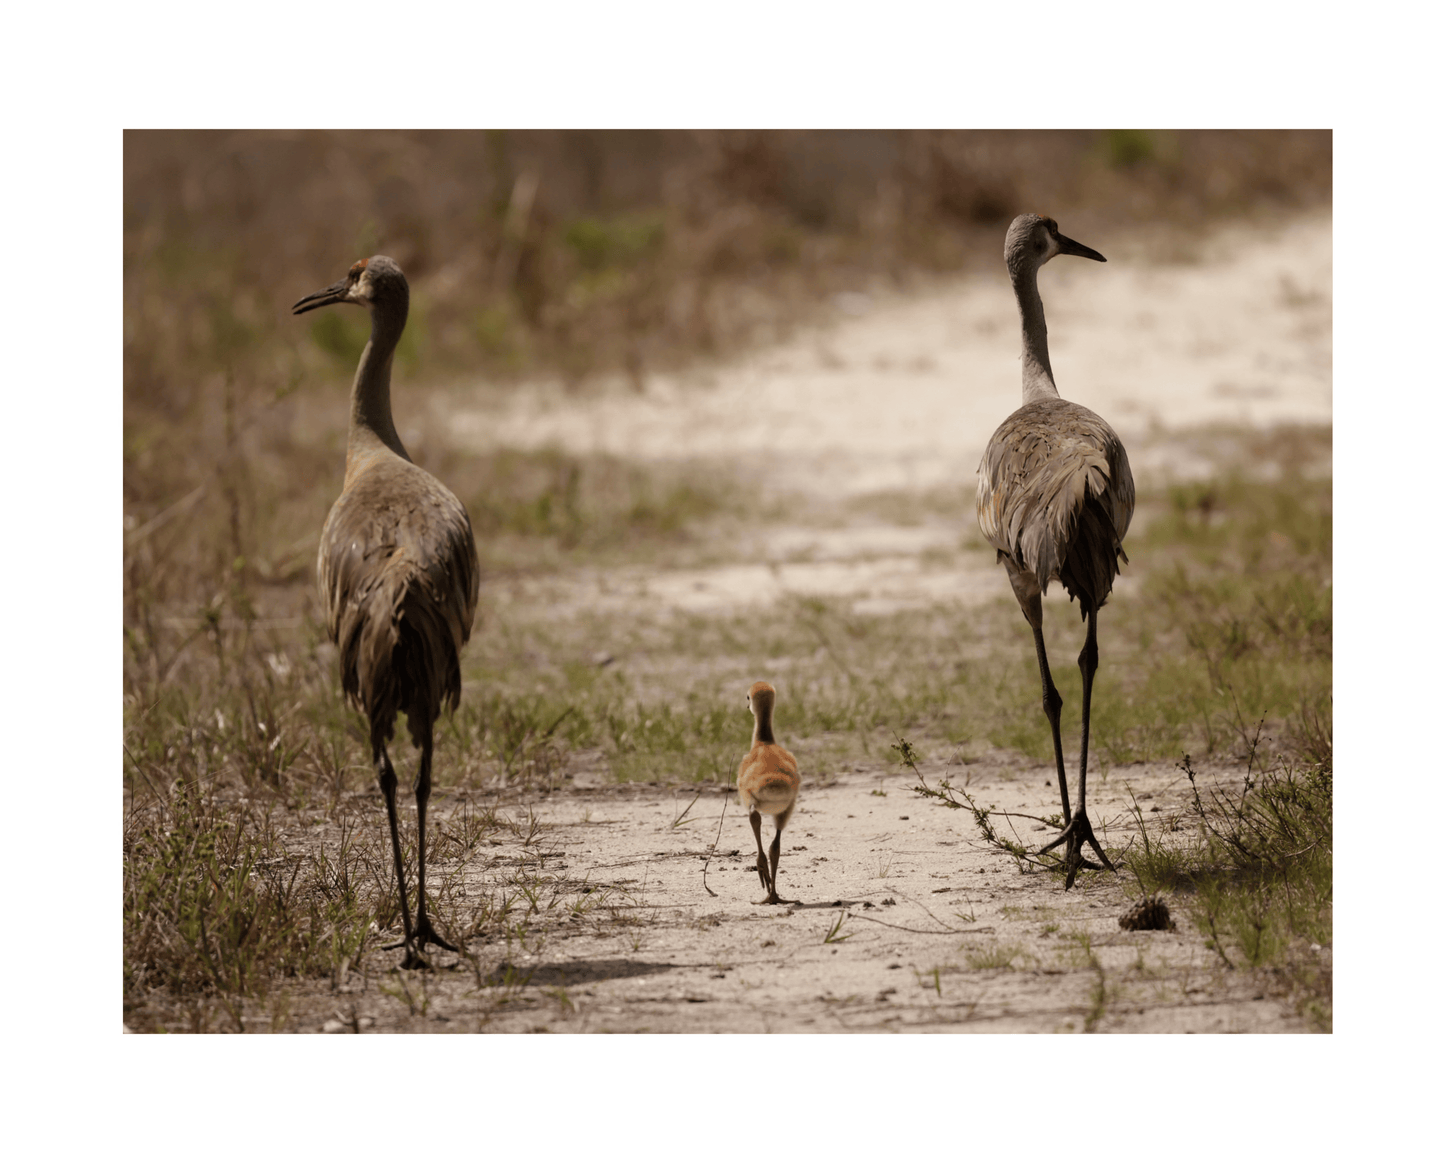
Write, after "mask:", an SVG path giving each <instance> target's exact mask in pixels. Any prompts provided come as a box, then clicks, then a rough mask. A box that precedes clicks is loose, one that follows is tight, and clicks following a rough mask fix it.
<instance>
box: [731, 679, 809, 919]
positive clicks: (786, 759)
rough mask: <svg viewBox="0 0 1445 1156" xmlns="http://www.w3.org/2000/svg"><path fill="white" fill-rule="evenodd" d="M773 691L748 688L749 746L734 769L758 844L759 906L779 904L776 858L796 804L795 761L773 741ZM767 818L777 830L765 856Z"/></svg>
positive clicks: (757, 685) (765, 687) (763, 686)
mask: <svg viewBox="0 0 1445 1156" xmlns="http://www.w3.org/2000/svg"><path fill="white" fill-rule="evenodd" d="M777 693H778V692H777V691H775V690H774V689H773V688H772V687H771V686H769V685H768V684H767V683H766V682H755V683H753V685H752V686H751V687H749V688H748V710H750V711H752V713H753V745H752V749H751V750H749V751H748V753H747V754H746V755H744V756H743V761H742V763H741V764H739V766H738V799H739V801H741V803H742V805H743V806H744V807H746V808H747V809H748V822H750V823H751V824H752V825H753V838H754V839H756V840H757V843H758V878H759V879H760V880H761V881H762V884H763V888H764V889H765V890H766V891H767V893H768V895H767V898H766V899H760V900H758V902H759V903H783V902H786V901H785V900H782V899H779V898H778V857H779V855H781V854H782V850H783V828H784V827H786V826H787V825H788V820H789V819H791V818H792V817H793V807H794V806H795V805H796V804H797V802H798V786H799V784H800V783H801V782H802V780H801V779H800V778H799V776H798V760H797V759H795V758H793V756H792V755H790V754H789V753H788V752H787V751H785V750H784V749H783V748H782V747H780V746H779V745H778V743H777V741H776V740H775V739H774V738H773V702H774V700H775V699H776V698H777ZM764 815H771V816H772V817H773V825H774V826H775V827H776V828H777V831H776V833H775V834H774V835H773V845H772V847H771V848H770V850H769V855H770V856H771V862H770V861H769V855H764V854H763V816H764Z"/></svg>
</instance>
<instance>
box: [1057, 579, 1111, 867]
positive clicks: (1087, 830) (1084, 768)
mask: <svg viewBox="0 0 1445 1156" xmlns="http://www.w3.org/2000/svg"><path fill="white" fill-rule="evenodd" d="M1098 632H1099V610H1098V607H1095V606H1091V607H1089V633H1088V637H1086V638H1085V639H1084V649H1083V650H1081V651H1079V672H1080V673H1081V674H1082V675H1083V676H1084V698H1083V713H1084V725H1083V740H1082V746H1081V747H1080V748H1079V809H1078V810H1077V811H1076V812H1075V813H1074V819H1073V824H1072V825H1073V826H1075V827H1077V828H1078V833H1077V835H1076V836H1075V846H1076V847H1077V849H1078V851H1079V852H1082V851H1083V845H1084V843H1086V842H1087V843H1088V844H1089V846H1090V847H1092V848H1093V849H1094V854H1095V855H1097V856H1098V857H1099V862H1101V863H1102V864H1103V865H1104V866H1105V867H1107V868H1108V869H1109V870H1110V871H1112V870H1114V865H1113V864H1112V863H1110V862H1109V857H1108V856H1107V855H1105V854H1104V849H1103V848H1102V847H1100V846H1099V840H1098V839H1097V838H1095V836H1094V827H1093V824H1091V823H1090V822H1089V816H1088V814H1087V813H1086V812H1085V811H1084V789H1085V785H1086V784H1087V781H1088V778H1089V702H1090V699H1091V698H1092V697H1093V693H1094V672H1095V671H1096V670H1098V669H1099V639H1098ZM1082 857H1083V856H1082V854H1080V855H1079V856H1078V858H1079V859H1082ZM1078 867H1079V864H1078V862H1077V860H1076V862H1075V864H1074V868H1073V870H1071V871H1070V872H1069V874H1068V877H1067V878H1066V879H1065V880H1064V889H1065V890H1067V889H1068V888H1069V886H1070V884H1072V883H1073V881H1074V874H1075V872H1076V871H1077V870H1078Z"/></svg>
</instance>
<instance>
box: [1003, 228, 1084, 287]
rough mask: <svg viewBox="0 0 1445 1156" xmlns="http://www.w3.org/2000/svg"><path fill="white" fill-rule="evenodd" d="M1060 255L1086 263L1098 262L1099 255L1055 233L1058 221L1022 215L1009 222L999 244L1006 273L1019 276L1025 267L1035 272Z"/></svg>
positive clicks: (1057, 231)
mask: <svg viewBox="0 0 1445 1156" xmlns="http://www.w3.org/2000/svg"><path fill="white" fill-rule="evenodd" d="M1060 254H1062V255H1063V256H1065V257H1087V258H1088V259H1089V260H1090V261H1102V260H1103V259H1104V256H1103V254H1102V253H1096V252H1094V250H1093V249H1091V248H1089V247H1088V246H1087V245H1081V244H1079V242H1077V241H1073V240H1070V239H1069V238H1068V237H1065V236H1064V235H1063V234H1062V233H1060V232H1059V225H1058V222H1057V221H1055V220H1054V219H1053V218H1052V217H1036V216H1034V214H1033V213H1024V214H1022V215H1021V216H1017V217H1015V218H1014V219H1013V224H1011V225H1010V226H1009V227H1008V236H1007V238H1005V240H1004V243H1003V258H1004V260H1005V261H1006V262H1007V263H1008V267H1009V272H1011V273H1015V274H1017V273H1020V272H1022V271H1023V270H1024V269H1026V268H1033V269H1037V268H1038V267H1039V266H1040V265H1042V264H1043V263H1044V262H1045V261H1050V260H1052V259H1053V258H1055V257H1057V256H1059V255H1060Z"/></svg>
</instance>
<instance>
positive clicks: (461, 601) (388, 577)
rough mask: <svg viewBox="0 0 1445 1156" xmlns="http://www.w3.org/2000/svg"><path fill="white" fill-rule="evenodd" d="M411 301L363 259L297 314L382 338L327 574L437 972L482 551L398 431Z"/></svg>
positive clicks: (416, 931)
mask: <svg viewBox="0 0 1445 1156" xmlns="http://www.w3.org/2000/svg"><path fill="white" fill-rule="evenodd" d="M408 300H409V292H408V289H407V284H406V277H405V276H403V275H402V271H401V267H400V266H399V265H398V264H397V263H396V262H395V261H393V260H392V259H391V258H390V257H379V256H378V257H370V258H366V259H365V260H361V261H358V262H357V263H356V264H355V265H353V266H352V267H351V271H350V272H349V273H347V275H346V276H345V277H343V278H342V279H341V280H340V281H338V282H336V284H335V285H332V286H330V287H328V288H326V289H322V290H321V291H320V292H318V293H312V294H311V295H310V296H308V297H303V298H301V300H300V301H298V302H296V304H295V305H294V306H292V309H291V311H292V313H305V312H307V311H309V310H312V309H319V308H321V307H322V306H323V305H334V304H336V303H338V302H349V303H350V304H353V305H362V306H365V307H366V309H367V310H368V311H370V313H371V340H370V341H368V342H367V343H366V348H365V349H364V350H362V353H361V363H360V364H359V365H358V366H357V367H356V378H355V380H354V381H353V383H352V386H351V428H350V432H349V434H348V436H347V440H346V481H345V483H344V484H343V485H342V488H341V497H339V498H337V499H336V504H335V505H333V506H332V507H331V513H330V514H329V515H328V516H327V518H326V525H325V526H324V527H323V528H322V530H321V549H320V552H319V553H318V555H317V558H316V576H317V580H318V582H319V585H320V588H321V600H322V603H323V605H324V606H325V611H326V625H327V628H328V630H329V631H330V634H331V640H332V641H333V642H334V643H336V645H337V647H338V648H339V649H340V653H341V685H342V689H343V690H344V691H345V693H346V696H347V698H348V699H350V700H351V702H352V703H354V704H355V706H356V707H357V708H358V709H359V710H361V711H363V712H364V713H365V714H366V717H367V720H368V722H369V724H370V729H371V761H372V765H373V766H374V767H375V768H376V774H377V779H378V781H379V783H380V785H381V793H382V795H383V796H384V797H385V799H386V817H387V821H388V823H389V824H390V826H391V850H392V859H393V862H394V865H395V867H396V885H397V889H398V891H399V892H400V896H401V919H402V926H403V928H404V929H405V932H406V938H405V939H404V940H403V941H402V942H401V943H396V944H391V945H389V946H390V947H405V948H406V959H405V961H404V962H403V964H402V966H403V967H425V966H426V965H427V964H426V954H425V948H426V945H427V944H428V943H434V944H436V945H437V946H438V947H441V948H445V949H446V950H447V951H455V950H456V948H454V947H453V946H452V945H451V944H449V943H447V942H446V941H445V940H444V939H442V937H441V936H439V935H438V934H437V933H436V931H435V929H434V928H433V927H432V924H431V920H430V919H429V918H428V917H427V913H426V805H427V799H428V798H429V797H430V796H431V756H432V727H433V725H434V724H435V723H436V720H437V717H438V716H439V715H440V713H441V708H442V704H443V703H444V702H445V703H448V704H449V705H450V706H451V707H452V708H455V707H456V705H457V703H458V702H459V701H460V699H461V693H462V679H461V667H460V663H459V655H460V653H461V648H462V646H463V645H464V644H465V643H466V641H467V638H468V637H469V636H470V634H471V631H472V616H473V614H474V613H475V611H476V608H477V582H478V565H477V547H476V542H475V541H474V540H473V538H472V523H471V520H470V519H469V518H468V517H467V511H466V509H465V507H463V505H462V504H461V502H459V501H457V499H456V497H455V496H454V495H453V494H452V492H451V491H450V490H448V489H447V488H446V487H445V486H443V485H442V484H441V483H440V482H439V481H437V480H436V479H435V478H434V477H432V476H431V475H430V474H429V473H427V472H426V471H425V470H423V469H422V468H421V467H420V466H417V465H414V464H413V463H412V460H411V458H410V457H408V456H407V452H406V449H405V447H404V446H403V445H402V444H401V438H399V437H398V436H397V433H396V427H395V426H394V425H392V421H391V359H392V354H393V353H394V352H395V350H396V343H397V342H398V341H399V340H400V339H401V332H402V329H403V328H405V326H406V314H407V303H408ZM397 711H404V712H405V713H406V720H407V729H408V730H409V731H410V732H411V737H412V742H413V743H415V744H416V746H417V748H418V749H419V750H420V752H421V759H420V766H419V768H418V770H417V777H416V826H417V855H416V876H417V898H416V924H415V926H413V925H412V920H411V913H410V911H409V910H408V907H407V899H406V877H405V874H404V872H403V870H402V863H401V843H400V839H399V835H398V832H397V822H396V772H395V771H394V770H393V769H392V766H391V758H390V757H389V756H388V755H387V751H386V744H387V743H388V742H390V741H391V738H392V735H393V732H394V728H395V725H396V714H397Z"/></svg>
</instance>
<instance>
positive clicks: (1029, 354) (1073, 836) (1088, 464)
mask: <svg viewBox="0 0 1445 1156" xmlns="http://www.w3.org/2000/svg"><path fill="white" fill-rule="evenodd" d="M1060 254H1063V255H1064V256H1073V257H1087V258H1089V259H1090V260H1092V261H1102V260H1104V258H1103V257H1102V256H1101V255H1100V254H1098V253H1096V252H1095V251H1094V250H1093V249H1090V248H1088V247H1087V246H1086V245H1081V244H1079V243H1078V242H1077V241H1071V240H1070V239H1069V238H1068V237H1065V236H1063V235H1062V234H1061V233H1060V232H1059V227H1058V225H1057V224H1056V223H1055V222H1054V221H1052V220H1051V219H1049V218H1048V217H1036V216H1034V215H1033V214H1031V213H1026V214H1024V215H1023V216H1020V217H1015V218H1014V221H1013V223H1012V224H1011V225H1010V226H1009V229H1008V237H1007V239H1006V240H1005V242H1004V260H1005V261H1006V262H1007V264H1008V270H1009V277H1010V279H1011V280H1012V281H1013V288H1014V295H1015V297H1017V299H1018V306H1019V316H1020V318H1021V320H1022V325H1023V379H1024V380H1023V385H1024V400H1023V405H1021V406H1020V407H1019V408H1018V409H1016V410H1014V412H1013V413H1012V414H1011V415H1010V416H1009V417H1008V419H1007V420H1006V421H1005V422H1004V423H1003V425H1001V426H999V427H998V429H997V430H996V431H995V432H994V435H993V437H992V438H990V439H989V443H988V448H987V449H986V450H984V454H983V461H982V462H981V463H980V464H979V468H978V473H979V478H978V524H979V526H980V528H981V529H982V530H983V534H984V537H985V538H987V539H988V540H989V542H990V543H991V544H992V545H993V546H994V547H995V548H996V549H997V550H998V558H999V560H1000V561H1001V562H1003V564H1004V566H1005V567H1006V568H1007V570H1008V576H1009V582H1010V584H1011V585H1012V586H1013V591H1014V596H1015V597H1016V598H1017V599H1018V601H1019V607H1020V608H1021V609H1022V610H1023V612H1024V617H1025V618H1026V619H1028V623H1029V626H1030V627H1032V628H1033V632H1034V649H1035V650H1036V651H1037V653H1038V659H1039V676H1040V678H1041V680H1042V682H1043V694H1044V713H1045V714H1046V715H1047V716H1048V720H1049V726H1050V727H1051V728H1052V730H1053V736H1054V762H1055V764H1056V766H1057V768H1058V775H1059V795H1060V797H1061V798H1062V800H1063V804H1064V811H1063V815H1064V823H1065V826H1064V830H1063V833H1062V834H1060V835H1059V837H1058V838H1057V839H1055V840H1054V841H1053V842H1052V843H1049V844H1048V845H1047V846H1045V847H1042V848H1040V852H1043V851H1050V850H1052V849H1053V848H1055V847H1057V846H1059V845H1060V844H1064V845H1065V850H1064V871H1065V875H1064V889H1065V890H1068V889H1069V888H1070V887H1072V886H1073V885H1074V877H1075V876H1076V875H1077V873H1078V870H1079V868H1080V867H1081V866H1083V867H1094V868H1097V867H1098V864H1096V863H1092V862H1090V861H1089V860H1087V859H1085V858H1084V856H1083V847H1084V844H1085V843H1087V844H1088V845H1089V846H1090V847H1092V848H1093V850H1094V853H1095V854H1096V855H1098V856H1099V859H1100V861H1101V862H1102V863H1103V865H1104V866H1105V867H1107V868H1109V870H1111V871H1112V870H1113V869H1114V866H1113V864H1112V863H1110V862H1109V860H1108V858H1107V856H1105V854H1104V850H1103V848H1102V847H1100V846H1099V840H1098V839H1097V838H1096V837H1095V835H1094V829H1093V827H1092V826H1091V824H1090V823H1089V816H1088V812H1087V811H1086V810H1085V808H1084V790H1085V783H1086V780H1087V778H1088V770H1089V699H1090V696H1091V694H1092V692H1093V687H1094V671H1095V670H1097V669H1098V666H1099V646H1098V641H1097V629H1098V617H1099V607H1101V606H1103V605H1104V601H1105V600H1106V599H1107V598H1108V596H1109V593H1110V591H1111V590H1112V589H1113V587H1114V578H1115V576H1116V575H1117V574H1118V573H1119V559H1121V558H1122V559H1123V560H1124V561H1125V562H1127V561H1128V560H1129V559H1128V556H1127V555H1126V554H1125V553H1124V547H1123V541H1124V535H1125V534H1126V533H1127V532H1128V529H1129V521H1130V519H1131V518H1132V517H1133V514H1134V477H1133V475H1132V474H1131V473H1130V472H1129V457H1128V455H1127V454H1126V453H1125V452H1124V445H1123V443H1122V442H1120V441H1119V437H1118V435H1117V434H1116V433H1114V431H1113V430H1112V429H1110V428H1109V423H1108V422H1106V421H1105V420H1104V419H1103V418H1101V417H1099V415H1098V414H1096V413H1093V412H1091V411H1090V410H1087V409H1085V408H1084V407H1083V406H1081V405H1075V404H1074V403H1073V402H1070V401H1064V400H1063V399H1062V398H1061V397H1059V391H1058V389H1057V388H1056V387H1055V385H1054V374H1053V369H1052V368H1051V366H1050V365H1049V339H1048V329H1047V327H1046V326H1045V325H1044V304H1043V301H1042V299H1041V298H1040V297H1039V288H1038V271H1039V267H1040V266H1041V265H1043V264H1044V263H1045V262H1047V261H1049V260H1051V259H1052V258H1054V257H1057V256H1059V255H1060ZM1054 580H1058V581H1059V582H1061V583H1062V584H1063V587H1064V589H1065V590H1067V591H1068V593H1069V597H1070V598H1071V599H1073V598H1077V599H1078V600H1079V612H1080V614H1081V615H1082V616H1083V617H1084V619H1085V620H1086V621H1087V622H1088V634H1087V637H1086V639H1085V641H1084V649H1083V650H1082V651H1080V652H1079V670H1080V671H1081V672H1082V674H1083V676H1084V693H1083V737H1082V743H1081V747H1080V753H1079V809H1078V810H1077V811H1074V812H1072V814H1071V813H1070V810H1069V785H1068V780H1067V778H1066V776H1065V774H1064V748H1063V745H1062V743H1061V742H1060V739H1059V713H1060V710H1061V708H1062V706H1063V700H1062V699H1061V698H1060V696H1059V692H1058V690H1057V689H1055V687H1054V680H1053V679H1052V678H1051V677H1050V675H1049V660H1048V655H1047V654H1046V653H1045V651H1044V631H1043V602H1042V595H1043V594H1044V593H1047V591H1048V588H1049V583H1050V582H1051V581H1054Z"/></svg>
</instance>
